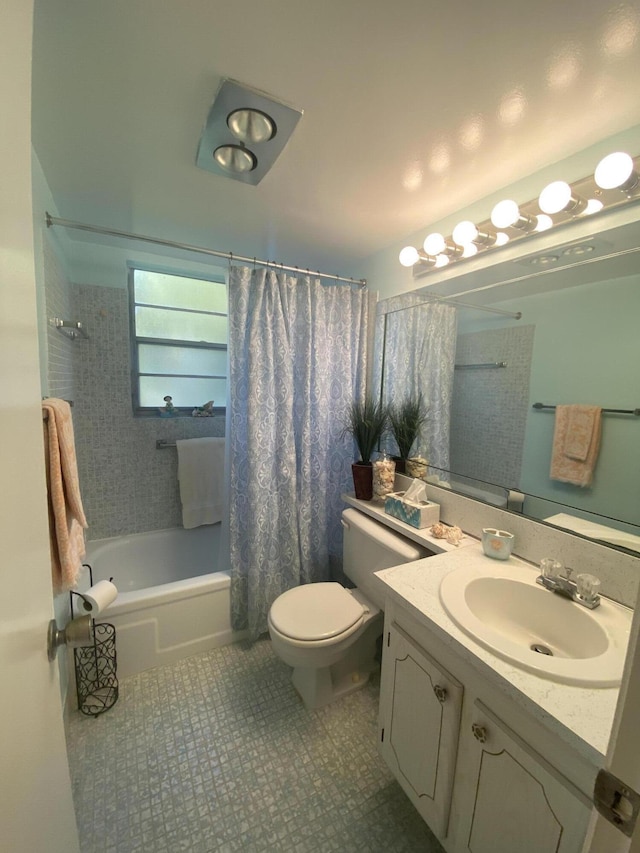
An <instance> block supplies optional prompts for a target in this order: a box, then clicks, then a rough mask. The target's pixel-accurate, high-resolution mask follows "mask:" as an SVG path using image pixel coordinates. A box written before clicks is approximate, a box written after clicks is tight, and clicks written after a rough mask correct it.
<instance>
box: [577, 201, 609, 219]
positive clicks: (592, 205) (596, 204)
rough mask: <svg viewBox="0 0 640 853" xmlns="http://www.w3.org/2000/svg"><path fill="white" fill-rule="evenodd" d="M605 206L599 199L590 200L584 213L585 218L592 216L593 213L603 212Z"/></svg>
mask: <svg viewBox="0 0 640 853" xmlns="http://www.w3.org/2000/svg"><path fill="white" fill-rule="evenodd" d="M603 207H604V204H603V203H602V202H601V201H600V199H599V198H590V199H589V201H588V202H587V206H586V207H585V209H584V210H583V211H582V215H583V216H590V215H591V214H592V213H597V212H598V211H599V210H602V208H603Z"/></svg>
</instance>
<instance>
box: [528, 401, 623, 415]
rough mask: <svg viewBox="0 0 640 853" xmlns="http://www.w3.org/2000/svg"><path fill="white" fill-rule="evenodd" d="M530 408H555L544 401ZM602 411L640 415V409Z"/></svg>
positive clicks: (605, 410) (604, 410)
mask: <svg viewBox="0 0 640 853" xmlns="http://www.w3.org/2000/svg"><path fill="white" fill-rule="evenodd" d="M531 408H532V409H555V406H547V405H546V403H534V404H533V406H532V407H531ZM602 411H603V413H605V412H606V413H607V414H609V413H614V414H616V415H634V416H635V417H640V409H603V410H602Z"/></svg>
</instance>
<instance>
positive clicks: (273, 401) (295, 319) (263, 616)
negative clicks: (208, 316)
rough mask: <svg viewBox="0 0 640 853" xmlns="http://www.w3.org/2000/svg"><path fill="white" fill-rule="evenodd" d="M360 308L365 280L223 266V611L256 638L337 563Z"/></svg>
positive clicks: (357, 373)
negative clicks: (289, 598) (272, 616)
mask: <svg viewBox="0 0 640 853" xmlns="http://www.w3.org/2000/svg"><path fill="white" fill-rule="evenodd" d="M367 306H368V294H367V292H366V290H364V289H363V288H355V287H349V286H338V285H332V284H330V285H325V284H321V283H320V280H319V279H314V278H313V277H310V276H301V277H294V276H291V275H285V274H283V273H278V272H274V271H273V270H264V269H251V268H248V267H232V269H231V274H230V280H229V387H230V403H229V406H230V413H229V417H228V425H229V433H228V435H229V445H230V447H229V456H230V458H229V472H230V485H229V489H230V506H229V515H230V517H229V550H230V568H231V614H232V624H233V628H234V629H235V630H244V629H247V628H248V630H249V634H250V636H251V638H252V639H255V638H257V637H258V636H259V635H260V634H262V633H264V632H265V631H266V630H267V615H268V612H269V608H270V606H271V604H272V602H273V601H274V600H275V598H276V597H277V596H278V595H280V594H281V593H282V592H284V591H285V590H287V589H290V588H291V587H294V586H298V585H299V584H301V583H311V582H315V581H326V580H330V579H331V568H332V567H333V566H339V565H340V562H341V556H342V528H341V525H340V513H341V508H342V502H341V500H340V495H341V493H342V492H344V491H351V490H352V479H351V462H352V461H353V442H352V440H351V439H350V438H349V437H344V436H342V435H341V433H342V428H343V422H344V414H345V411H346V409H347V407H348V405H349V404H350V403H351V401H352V400H353V399H354V398H361V397H362V396H363V394H364V381H365V380H364V377H365V375H366V342H367Z"/></svg>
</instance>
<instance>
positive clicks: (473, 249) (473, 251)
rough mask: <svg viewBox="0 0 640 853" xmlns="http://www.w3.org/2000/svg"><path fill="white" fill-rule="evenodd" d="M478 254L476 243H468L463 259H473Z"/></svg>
mask: <svg viewBox="0 0 640 853" xmlns="http://www.w3.org/2000/svg"><path fill="white" fill-rule="evenodd" d="M477 254H478V247H477V246H476V244H475V243H467V244H466V246H465V247H464V249H463V252H462V257H463V258H472V257H473V256H474V255H477Z"/></svg>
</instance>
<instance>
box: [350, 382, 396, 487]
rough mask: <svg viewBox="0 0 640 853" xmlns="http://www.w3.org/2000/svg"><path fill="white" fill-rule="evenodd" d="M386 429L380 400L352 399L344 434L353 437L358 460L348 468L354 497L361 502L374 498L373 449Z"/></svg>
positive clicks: (385, 416) (369, 398)
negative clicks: (350, 473) (350, 471)
mask: <svg viewBox="0 0 640 853" xmlns="http://www.w3.org/2000/svg"><path fill="white" fill-rule="evenodd" d="M386 426H387V407H386V405H384V404H383V403H382V402H381V401H380V400H374V399H373V398H372V397H368V396H367V397H365V399H364V400H362V401H360V400H354V401H353V402H352V403H351V405H350V406H349V409H348V410H347V415H346V422H345V426H344V434H350V435H352V436H353V438H354V440H355V443H356V445H357V447H358V452H359V454H360V460H359V461H358V462H354V463H353V464H352V465H351V470H352V472H353V486H354V489H355V493H356V497H357V498H359V499H360V500H363V501H370V500H371V499H372V498H373V466H372V464H371V454H372V453H373V452H374V451H375V450H376V448H377V446H378V443H379V441H380V437H381V436H382V433H383V432H384V431H385V429H386Z"/></svg>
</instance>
